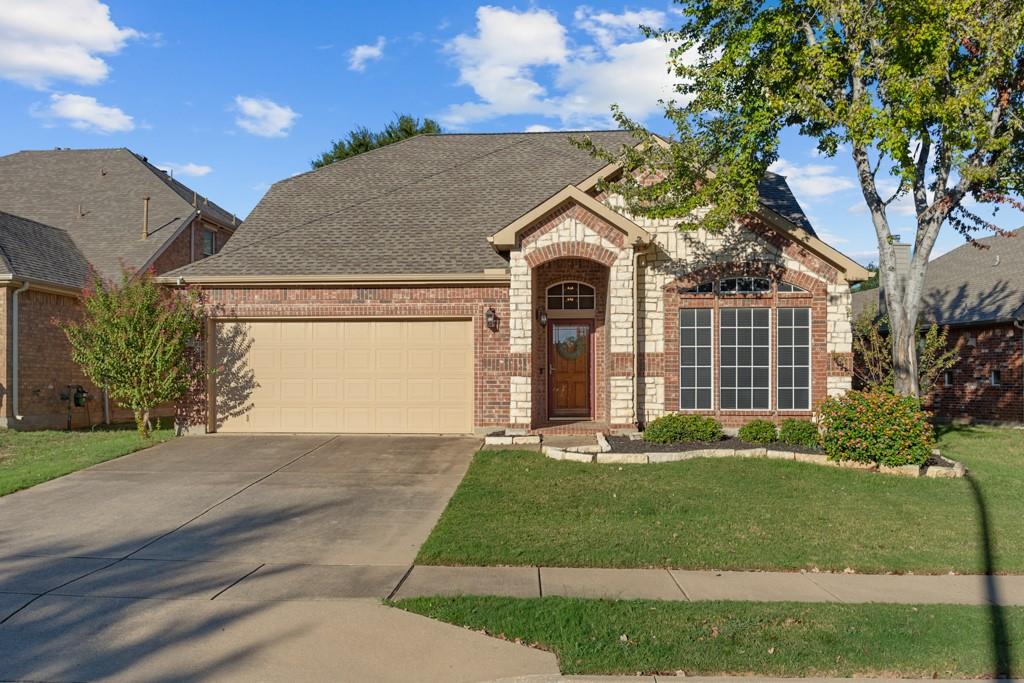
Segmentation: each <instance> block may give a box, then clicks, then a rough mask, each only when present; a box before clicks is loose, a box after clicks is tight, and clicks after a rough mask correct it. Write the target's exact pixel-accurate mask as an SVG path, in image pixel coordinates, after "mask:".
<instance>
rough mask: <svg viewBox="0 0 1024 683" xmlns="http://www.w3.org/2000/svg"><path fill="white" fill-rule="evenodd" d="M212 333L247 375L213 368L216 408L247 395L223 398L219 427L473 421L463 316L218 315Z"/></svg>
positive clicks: (385, 429) (438, 427)
mask: <svg viewBox="0 0 1024 683" xmlns="http://www.w3.org/2000/svg"><path fill="white" fill-rule="evenodd" d="M243 327H244V331H245V333H246V335H247V336H246V339H244V340H240V339H239V330H240V329H241V328H243ZM218 334H219V335H221V337H220V340H219V341H218V354H219V355H220V356H223V357H228V356H229V355H230V354H234V356H235V357H237V358H240V359H241V362H240V363H238V365H239V366H244V367H246V368H247V369H248V370H249V371H250V372H251V375H252V378H251V379H252V381H251V382H249V384H250V386H248V387H246V388H245V389H244V390H239V389H238V388H233V387H230V386H227V385H228V384H229V382H228V381H227V379H226V378H221V377H220V376H218V380H217V396H218V407H219V408H220V407H221V405H222V404H225V403H226V404H232V403H235V404H237V403H238V401H239V398H238V395H244V398H245V401H246V402H247V403H248V405H247V406H246V407H245V409H244V410H238V406H237V405H229V406H227V407H225V409H224V410H223V412H224V414H223V415H219V416H218V429H219V430H221V431H226V432H230V431H243V432H291V431H295V432H302V431H315V432H377V433H435V432H448V433H464V432H468V431H471V430H472V416H473V356H472V350H473V337H472V334H473V332H472V326H471V323H469V322H468V321H322V322H317V321H301V322H299V321H296V322H252V323H225V324H222V325H220V326H219V327H218ZM239 349H243V350H244V349H247V351H248V352H247V353H243V352H240V351H239ZM218 360H219V362H223V361H222V360H221V359H220V358H219V359H218ZM232 395H233V397H232ZM229 397H231V398H230V399H229Z"/></svg>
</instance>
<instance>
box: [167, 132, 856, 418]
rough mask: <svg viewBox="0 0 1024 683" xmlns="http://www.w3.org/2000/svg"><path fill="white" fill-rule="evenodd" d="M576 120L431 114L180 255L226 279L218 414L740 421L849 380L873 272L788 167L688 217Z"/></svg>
mask: <svg viewBox="0 0 1024 683" xmlns="http://www.w3.org/2000/svg"><path fill="white" fill-rule="evenodd" d="M588 134H589V135H590V136H591V137H592V138H594V139H595V141H596V142H597V143H598V144H601V145H604V146H609V147H611V146H618V145H621V144H625V143H628V142H629V141H630V138H629V137H628V136H627V135H626V134H624V133H621V132H592V133H588ZM568 138H569V136H568V134H566V133H532V134H527V133H522V134H519V133H515V134H467V135H433V136H419V137H415V138H411V139H409V140H406V141H403V142H400V143H396V144H393V145H390V146H387V147H384V148H381V149H378V150H374V151H372V152H368V153H366V154H362V155H359V156H356V157H352V158H350V159H347V160H345V161H341V162H338V163H335V164H332V165H330V166H327V167H325V168H321V169H319V170H316V171H313V172H310V173H305V174H303V175H299V176H296V177H293V178H289V179H287V180H283V181H281V182H279V183H277V184H275V185H274V186H273V187H272V188H271V189H270V191H269V192H268V193H267V195H266V196H265V197H264V198H263V199H262V201H261V202H260V203H259V205H258V206H257V207H256V208H255V209H254V211H253V213H252V215H251V216H250V217H249V218H248V219H247V221H246V224H245V225H244V226H243V227H242V228H241V229H240V230H239V231H238V234H237V235H236V236H235V237H234V239H233V240H232V241H231V243H229V244H228V246H227V248H225V249H224V250H223V251H221V253H220V254H218V255H217V256H214V257H213V258H210V259H206V260H205V261H201V262H199V263H195V264H193V265H191V266H187V267H185V268H181V269H178V270H177V271H174V272H173V273H170V274H169V275H168V276H167V277H166V278H164V281H165V282H167V283H169V284H170V283H174V282H179V281H180V282H184V283H188V284H191V285H196V286H201V287H202V288H203V289H204V290H205V291H206V294H207V296H208V297H209V305H210V321H209V326H210V327H209V329H210V332H211V334H209V335H208V337H209V339H210V346H211V347H212V348H208V349H207V352H208V353H209V354H211V356H213V357H212V358H211V362H210V365H211V366H215V367H217V368H218V369H219V372H218V373H217V374H216V375H215V377H214V378H213V379H212V380H211V382H210V387H209V388H210V394H211V396H212V398H213V400H212V401H210V409H209V419H208V425H207V428H208V429H209V430H211V431H254V432H262V431H269V432H320V431H323V432H384V433H402V432H412V433H415V432H428V433H429V432H461V433H468V432H474V431H476V432H478V433H479V432H486V431H492V430H495V429H499V428H508V427H511V428H517V429H532V430H549V431H577V432H587V431H595V430H598V429H611V430H627V429H634V428H635V427H636V426H637V424H643V423H645V422H647V421H648V420H650V419H652V418H654V417H656V416H658V415H661V414H663V413H665V412H667V411H676V410H687V411H692V412H698V413H702V414H707V415H715V416H716V417H718V418H719V419H721V420H722V421H723V422H725V423H726V424H728V425H738V424H741V423H743V422H745V421H747V420H750V419H752V418H755V417H765V418H769V419H773V420H778V419H781V418H784V417H787V416H796V417H805V418H807V417H810V416H811V415H812V412H813V410H814V409H815V407H816V406H817V405H818V403H819V402H820V401H822V400H823V399H824V398H825V397H826V396H827V395H829V394H831V393H837V392H842V391H844V390H846V389H847V388H848V387H849V386H850V376H849V372H848V369H847V368H848V367H849V356H850V344H851V331H850V320H849V305H850V301H849V294H850V288H849V283H850V282H851V281H859V280H862V279H864V278H866V277H867V275H868V273H867V272H866V271H865V270H864V269H863V268H861V267H860V266H858V265H857V264H856V263H854V262H853V261H852V260H850V259H849V258H847V257H846V256H843V255H842V254H840V253H839V252H837V251H836V250H835V249H833V248H831V247H829V246H828V245H826V244H824V243H823V242H822V241H821V240H820V239H818V238H817V237H816V236H815V234H814V231H813V228H812V227H811V226H810V224H809V223H808V221H807V218H806V216H804V214H803V212H802V211H801V210H800V207H799V205H798V204H797V202H796V200H795V199H794V198H793V195H792V193H791V192H790V190H789V188H788V187H787V185H786V182H785V180H784V179H783V178H782V177H781V176H777V175H771V174H770V175H769V176H768V177H767V178H766V179H765V181H764V182H763V183H762V184H761V209H760V211H759V212H758V213H757V214H756V215H752V216H745V217H742V218H740V219H738V220H737V223H736V226H735V228H734V229H733V230H732V231H730V232H728V233H725V234H716V235H708V234H705V233H704V232H695V233H692V234H681V233H680V232H679V231H677V230H676V229H675V228H674V227H673V225H672V224H671V223H670V222H669V221H654V220H647V219H640V218H631V217H630V216H628V215H627V214H626V213H625V211H623V210H621V209H620V208H616V207H618V206H619V205H620V204H621V202H620V201H617V198H616V197H605V196H601V195H600V194H598V192H597V189H596V186H597V183H598V181H599V180H600V179H601V178H605V177H613V176H615V175H616V174H617V173H618V172H619V169H618V168H617V167H615V166H614V165H611V166H605V165H604V164H602V163H601V162H599V161H596V160H595V159H594V158H592V157H591V156H590V155H589V154H587V153H586V152H584V151H581V150H579V149H578V148H576V147H574V146H573V145H571V144H570V141H569V139H568ZM637 349H639V353H636V350H637Z"/></svg>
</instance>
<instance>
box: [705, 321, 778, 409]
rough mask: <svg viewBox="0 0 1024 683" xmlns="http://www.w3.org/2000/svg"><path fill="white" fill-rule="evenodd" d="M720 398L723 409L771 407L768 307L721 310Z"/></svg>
mask: <svg viewBox="0 0 1024 683" xmlns="http://www.w3.org/2000/svg"><path fill="white" fill-rule="evenodd" d="M719 315H720V316H721V324H720V325H719V345H718V349H719V354H720V361H719V369H720V383H721V390H720V394H719V396H720V401H721V407H722V409H723V410H768V409H769V408H770V407H771V406H770V403H771V399H770V396H769V393H770V390H769V386H770V385H769V355H770V354H769V338H770V335H769V326H770V313H769V311H768V309H767V308H723V309H721V311H720V312H719Z"/></svg>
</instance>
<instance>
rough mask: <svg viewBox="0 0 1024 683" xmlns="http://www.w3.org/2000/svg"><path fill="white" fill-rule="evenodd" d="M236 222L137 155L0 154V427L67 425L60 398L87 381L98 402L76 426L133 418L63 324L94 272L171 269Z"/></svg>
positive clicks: (79, 412) (227, 233) (223, 236)
mask: <svg viewBox="0 0 1024 683" xmlns="http://www.w3.org/2000/svg"><path fill="white" fill-rule="evenodd" d="M237 225H238V221H237V219H236V218H235V217H234V216H233V215H232V214H230V213H229V212H227V211H225V210H224V209H222V208H221V207H219V206H217V205H216V204H215V203H213V202H211V201H209V200H208V199H207V198H205V197H202V196H200V195H199V194H197V193H196V192H194V191H193V190H191V189H189V188H188V187H186V186H185V185H183V184H182V183H180V182H178V181H177V180H175V179H173V178H171V177H170V176H169V175H168V174H167V173H165V172H164V171H162V170H160V169H158V168H156V167H155V166H153V165H152V164H150V163H149V162H148V161H147V160H146V158H145V157H142V156H139V155H138V154H135V153H133V152H131V151H130V150H128V149H123V148H120V149H92V150H70V149H56V150H50V151H27V152H18V153H15V154H10V155H7V156H3V157H0V280H2V281H3V282H2V284H3V289H2V294H0V309H2V311H3V313H2V315H0V328H2V329H0V354H2V357H3V368H4V370H3V374H2V377H0V383H2V396H0V408H2V410H0V425H4V426H9V427H18V428H42V427H64V426H66V425H67V420H68V404H69V402H68V401H67V400H65V399H63V398H62V396H63V395H67V393H68V387H69V386H71V387H72V388H74V387H77V386H79V385H81V386H82V387H83V388H84V389H85V390H86V392H87V393H88V395H89V396H90V398H91V400H89V401H87V402H86V405H85V406H82V407H73V409H72V410H71V419H72V421H73V424H74V425H76V426H81V425H86V424H96V423H98V422H100V421H101V420H104V419H115V420H119V419H128V417H129V416H128V414H127V413H126V412H125V411H123V410H121V409H119V408H118V407H117V406H113V405H110V403H109V401H105V400H103V397H102V396H101V395H100V393H99V392H97V391H96V389H95V387H93V386H92V385H91V384H90V383H89V382H88V381H87V380H86V378H85V377H84V375H83V374H82V371H81V369H80V368H79V367H78V366H77V365H76V364H75V363H74V362H73V361H72V360H71V354H70V347H69V345H68V342H67V339H66V338H65V336H64V333H63V332H62V331H61V330H60V329H59V328H58V327H57V326H56V325H55V324H54V321H55V320H56V319H70V318H74V317H75V316H77V315H78V314H79V305H80V303H79V302H80V295H81V291H82V287H83V286H84V285H85V284H86V281H87V279H88V277H89V273H90V271H95V272H96V273H98V274H99V275H101V276H103V277H105V278H108V279H118V278H120V276H121V267H122V264H123V265H124V266H126V267H128V268H131V269H134V270H150V269H151V270H153V271H154V272H156V273H163V272H166V271H168V270H172V269H174V268H178V267H180V266H183V265H186V264H188V263H191V262H193V261H197V260H199V259H201V258H203V257H204V256H206V255H212V254H214V253H216V252H217V251H218V250H220V249H221V248H222V247H223V245H224V244H225V243H226V242H227V240H228V238H230V237H231V235H232V234H233V233H234V231H235V229H236V227H237Z"/></svg>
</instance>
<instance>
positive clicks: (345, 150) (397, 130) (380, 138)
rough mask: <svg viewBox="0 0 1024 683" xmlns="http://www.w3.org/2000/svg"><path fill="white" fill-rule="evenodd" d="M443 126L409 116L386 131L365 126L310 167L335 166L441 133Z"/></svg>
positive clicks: (388, 125) (403, 116)
mask: <svg viewBox="0 0 1024 683" xmlns="http://www.w3.org/2000/svg"><path fill="white" fill-rule="evenodd" d="M440 132H442V131H441V125H440V124H439V123H438V122H437V121H435V120H434V119H423V120H422V121H421V120H420V119H418V118H416V117H414V116H410V115H408V114H399V115H397V116H396V117H395V120H394V121H392V122H391V123H389V124H387V125H386V126H384V129H383V130H381V131H378V132H373V131H371V130H370V129H369V128H366V127H365V126H363V127H360V128H356V129H354V130H351V131H349V133H348V137H347V138H346V139H344V140H334V141H333V142H332V143H331V148H330V149H329V150H327V151H326V152H324V153H323V154H321V155H320V158H318V159H314V160H313V161H312V162H311V163H310V166H312V167H313V168H314V169H316V168H320V167H322V166H326V165H328V164H333V163H334V162H335V161H341V160H342V159H347V158H348V157H354V156H356V155H357V154H362V153H363V152H369V151H370V150H371V149H377V148H378V147H384V146H385V145H390V144H392V143H395V142H399V141H400V140H405V139H406V138H411V137H413V136H414V135H428V134H434V133H440Z"/></svg>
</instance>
